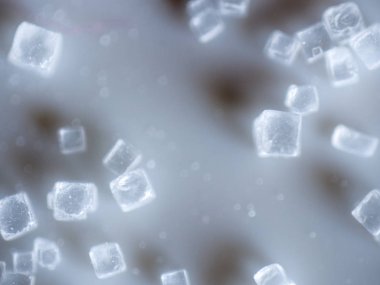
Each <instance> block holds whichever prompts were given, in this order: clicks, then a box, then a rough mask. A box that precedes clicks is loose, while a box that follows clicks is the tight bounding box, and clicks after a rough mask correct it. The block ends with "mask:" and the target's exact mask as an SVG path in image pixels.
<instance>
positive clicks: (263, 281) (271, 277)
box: [253, 264, 295, 285]
mask: <svg viewBox="0 0 380 285" xmlns="http://www.w3.org/2000/svg"><path fill="white" fill-rule="evenodd" d="M253 278H254V279H255V282H256V284H257V285H295V284H294V283H293V281H291V280H289V278H288V277H287V276H286V273H285V270H284V269H283V268H282V266H281V265H279V264H271V265H268V266H265V267H263V268H261V269H260V270H259V271H258V272H257V273H256V274H255V275H254V277H253Z"/></svg>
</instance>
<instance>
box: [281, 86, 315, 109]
mask: <svg viewBox="0 0 380 285" xmlns="http://www.w3.org/2000/svg"><path fill="white" fill-rule="evenodd" d="M285 106H286V107H288V108H289V109H290V110H291V111H292V112H293V113H296V114H300V115H308V114H311V113H314V112H316V111H318V108H319V98H318V91H317V88H316V87H315V86H313V85H303V86H297V85H291V86H290V87H289V89H288V93H287V95H286V99H285Z"/></svg>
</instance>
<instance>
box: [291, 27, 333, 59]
mask: <svg viewBox="0 0 380 285" xmlns="http://www.w3.org/2000/svg"><path fill="white" fill-rule="evenodd" d="M297 38H298V40H299V42H300V44H301V47H302V50H303V53H304V55H305V58H306V60H307V61H308V62H309V63H311V62H314V61H316V60H317V59H319V58H321V57H322V56H323V54H324V52H326V51H327V50H329V49H330V48H331V40H330V37H329V35H328V33H327V31H326V28H325V26H324V25H323V24H322V23H317V24H315V25H313V26H311V27H308V28H306V29H304V30H302V31H300V32H298V33H297Z"/></svg>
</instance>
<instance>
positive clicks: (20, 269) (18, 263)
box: [13, 251, 37, 275]
mask: <svg viewBox="0 0 380 285" xmlns="http://www.w3.org/2000/svg"><path fill="white" fill-rule="evenodd" d="M13 271H14V272H16V273H22V274H25V275H33V273H35V272H36V271H37V258H36V255H35V253H34V252H33V251H28V252H14V253H13Z"/></svg>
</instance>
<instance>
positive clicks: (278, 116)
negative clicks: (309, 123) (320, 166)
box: [253, 110, 302, 157]
mask: <svg viewBox="0 0 380 285" xmlns="http://www.w3.org/2000/svg"><path fill="white" fill-rule="evenodd" d="M301 124H302V118H301V116H300V115H297V114H293V113H289V112H282V111H274V110H265V111H263V112H262V113H261V114H260V116H259V117H257V118H256V120H255V121H254V123H253V128H254V130H253V131H254V137H255V141H256V149H257V154H258V155H259V156H261V157H271V156H272V157H295V156H298V155H300V153H301Z"/></svg>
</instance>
